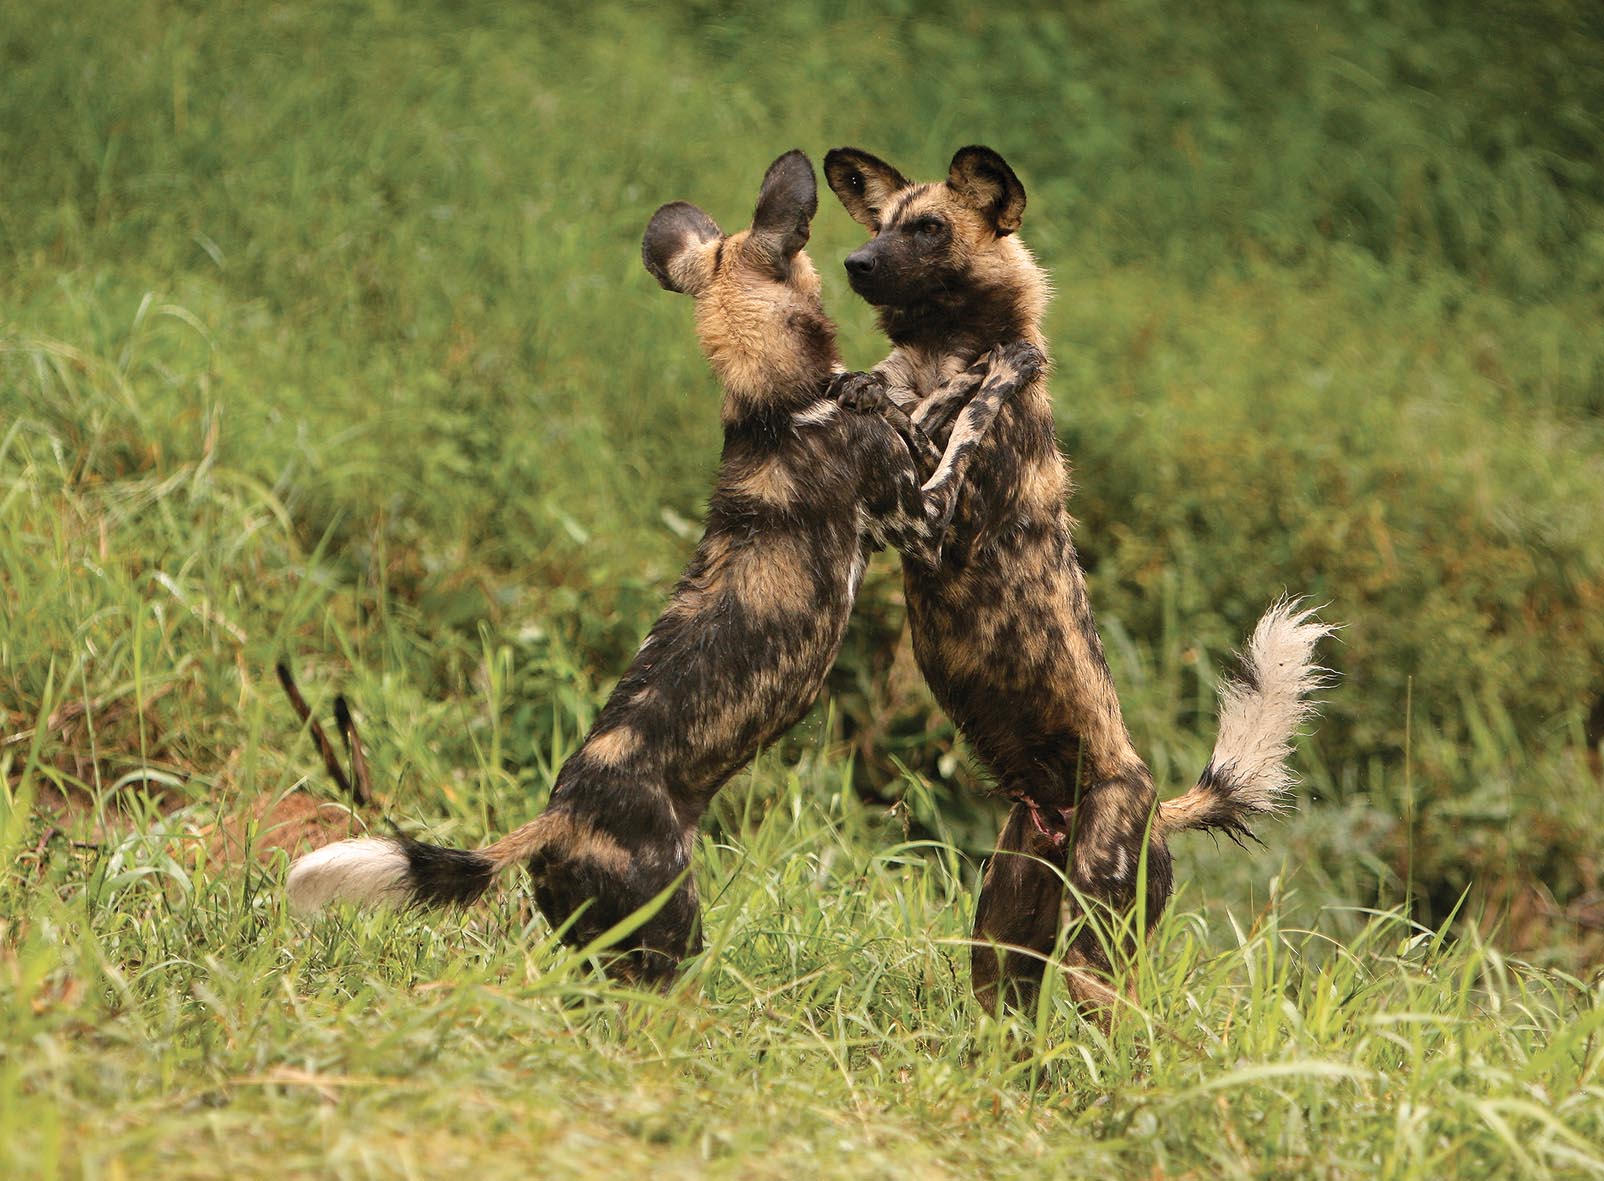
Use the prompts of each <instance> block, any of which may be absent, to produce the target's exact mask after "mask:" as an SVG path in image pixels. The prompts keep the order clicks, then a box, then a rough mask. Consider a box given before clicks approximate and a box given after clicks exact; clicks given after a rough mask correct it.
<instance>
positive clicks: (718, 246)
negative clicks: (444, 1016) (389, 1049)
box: [288, 152, 1041, 982]
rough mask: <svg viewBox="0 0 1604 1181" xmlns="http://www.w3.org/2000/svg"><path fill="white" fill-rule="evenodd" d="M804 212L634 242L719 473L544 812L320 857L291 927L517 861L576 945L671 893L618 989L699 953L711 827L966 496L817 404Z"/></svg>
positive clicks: (811, 197)
mask: <svg viewBox="0 0 1604 1181" xmlns="http://www.w3.org/2000/svg"><path fill="white" fill-rule="evenodd" d="M817 208H818V190H817V184H816V182H815V180H814V175H813V166H812V164H811V163H810V162H809V161H808V159H807V157H806V156H804V155H803V154H802V153H801V152H790V153H788V154H786V155H784V156H781V157H780V158H779V159H778V160H776V161H775V162H774V164H773V165H772V166H771V167H770V169H769V170H768V173H767V175H766V176H765V177H764V179H763V185H762V190H761V192H760V194H759V196H758V202H757V210H756V213H755V214H754V216H753V220H752V226H751V228H750V229H748V230H743V231H741V232H740V233H736V234H732V235H728V236H726V235H725V234H724V233H723V232H722V231H720V229H719V228H718V226H717V225H716V224H715V223H714V221H713V219H712V218H710V217H709V216H708V215H707V214H705V213H703V212H702V211H701V210H700V209H698V208H696V207H695V206H694V205H688V204H685V203H683V202H676V203H674V204H671V205H665V206H663V207H662V208H661V209H659V210H658V211H657V213H656V214H655V215H654V216H653V217H652V219H651V222H650V224H649V225H648V226H647V229H646V234H645V238H644V241H643V244H642V258H643V260H644V262H645V264H646V269H647V270H648V271H650V272H651V274H652V275H653V276H654V277H655V278H656V279H657V280H658V282H659V283H661V284H662V286H664V287H665V288H667V289H669V290H671V291H678V292H684V293H686V294H689V295H691V296H693V297H694V298H695V300H696V330H697V336H698V338H699V340H700V343H701V346H702V350H703V352H704V353H706V355H707V358H708V360H709V361H710V362H711V364H712V368H713V370H714V372H715V373H716V374H717V376H718V377H719V379H720V381H721V382H722V384H723V387H724V405H723V425H724V452H723V459H722V462H721V464H720V468H719V474H718V482H717V485H716V486H715V488H714V490H713V494H712V497H711V499H710V501H709V504H708V510H707V529H706V532H705V533H704V535H703V537H702V540H701V542H700V544H699V545H698V546H697V548H696V553H695V556H694V557H693V558H692V559H691V562H690V565H689V566H688V567H687V568H686V570H685V572H684V574H683V575H682V576H681V578H680V580H679V583H678V585H677V586H676V587H675V589H674V593H673V597H672V599H671V600H670V602H669V605H668V608H667V610H666V611H665V612H664V613H663V615H662V617H661V618H660V619H659V620H658V621H657V623H656V624H655V625H654V626H653V627H652V629H651V632H650V633H649V634H648V635H647V637H646V639H645V642H644V643H642V645H641V647H640V651H639V652H638V653H637V654H636V656H635V659H634V660H633V662H632V663H631V664H630V666H629V668H628V669H627V670H626V671H625V673H624V675H623V676H622V677H621V678H620V679H619V681H618V684H617V686H616V687H615V688H614V690H613V692H612V695H611V696H610V697H609V698H608V700H607V703H606V705H605V706H604V707H603V708H602V711H601V713H600V715H599V716H598V717H597V719H596V722H595V724H594V725H593V726H592V727H591V729H590V732H589V733H588V734H587V735H586V737H585V740H584V742H583V744H582V745H581V746H580V748H579V750H578V751H577V752H576V753H575V754H574V755H573V756H572V757H571V758H569V759H568V760H567V762H565V763H564V764H563V767H562V770H561V771H560V772H559V774H558V776H557V782H556V785H555V787H554V788H553V790H552V793H551V799H550V802H549V804H548V805H547V808H546V810H545V811H544V812H543V813H542V814H541V815H540V816H539V817H538V818H536V819H535V820H533V821H532V822H530V823H529V824H526V825H524V826H523V827H522V828H520V829H518V830H517V831H516V832H513V833H511V834H510V835H508V836H505V837H503V838H502V839H501V840H499V841H496V842H495V843H494V844H491V845H489V846H487V847H485V848H483V849H480V850H478V851H475V852H469V851H465V850H457V849H446V848H439V847H436V846H433V845H426V844H422V843H419V842H417V841H413V840H408V839H406V838H398V839H396V840H393V841H392V840H371V839H369V840H358V841H345V842H342V843H340V844H336V845H331V846H329V847H327V848H324V849H321V850H318V851H317V852H314V853H311V854H309V855H307V856H306V857H303V858H301V859H300V860H299V861H298V862H296V864H295V865H294V867H293V868H292V869H291V871H290V878H289V883H288V892H289V895H290V898H291V901H292V903H294V904H295V905H296V906H297V907H298V908H299V909H302V910H309V909H316V908H317V907H320V906H322V905H324V904H325V903H328V902H330V901H354V902H369V901H388V902H400V903H452V902H470V901H472V900H474V899H476V898H478V897H479V896H480V895H481V894H483V893H484V892H485V890H486V889H488V888H489V886H490V884H491V882H492V880H493V879H495V878H496V877H497V875H498V874H499V873H500V871H502V870H503V869H505V868H507V867H509V866H512V865H514V864H515V863H517V862H524V863H525V864H526V865H527V866H528V868H529V872H530V875H531V877H532V878H533V880H534V888H535V898H536V901H537V902H538V904H539V906H540V909H541V910H542V912H544V914H545V916H546V918H547V919H548V920H550V922H551V923H552V924H553V926H555V927H558V928H563V925H564V924H569V925H568V926H567V928H566V929H565V937H566V938H567V939H568V940H569V942H571V943H573V944H575V945H579V946H583V945H586V944H588V943H590V942H592V941H594V940H595V939H596V938H597V937H599V936H600V935H602V934H603V933H604V932H607V931H608V930H609V929H611V928H612V927H613V926H614V925H615V924H617V923H619V922H620V921H621V920H623V919H625V918H626V917H627V916H629V915H630V914H632V913H633V912H635V911H637V910H638V909H640V908H641V907H643V906H645V904H647V903H648V902H651V901H652V900H653V899H654V898H656V897H657V896H659V895H660V894H665V893H666V894H667V900H666V902H665V903H664V904H663V905H662V907H661V908H660V909H659V910H658V911H657V912H656V913H655V914H653V915H652V916H651V917H650V918H648V919H647V920H646V921H645V922H644V923H643V924H642V925H641V926H640V927H639V928H638V929H637V930H636V932H635V934H634V935H633V936H632V937H631V942H630V944H629V945H628V950H627V951H626V952H624V953H623V954H622V955H619V956H618V957H616V958H614V959H613V960H612V962H611V970H613V971H614V972H615V973H617V974H619V975H621V976H625V977H630V978H636V979H643V980H649V981H657V982H660V981H662V980H664V979H666V978H668V977H669V976H670V975H671V974H672V973H673V971H674V969H675V968H676V967H677V965H678V964H679V962H680V960H681V958H682V957H683V956H685V955H686V954H687V953H688V952H692V951H694V950H696V949H698V948H699V947H700V942H701V936H700V931H699V926H698V918H699V915H698V908H697V900H696V888H695V885H694V883H693V881H692V879H691V876H690V873H689V866H690V859H691V846H692V843H693V841H694V838H695V834H696V831H697V825H698V822H699V821H700V819H701V816H702V813H703V811H704V810H705V809H706V808H707V806H708V804H709V802H710V801H711V800H712V798H713V795H714V793H715V792H717V791H718V789H719V788H720V787H721V786H722V785H723V784H724V782H725V781H726V780H728V779H729V777H730V776H731V775H732V774H734V773H735V772H736V771H737V770H738V769H739V768H740V767H741V766H743V765H744V764H745V763H746V762H747V761H749V760H750V759H751V758H752V756H753V754H754V753H755V752H756V751H757V749H758V748H759V747H760V746H762V745H763V744H765V743H767V742H769V741H771V740H772V739H774V738H776V737H778V736H779V735H780V734H782V733H784V732H785V731H786V730H787V729H789V728H790V727H791V726H792V725H793V724H794V723H795V722H797V721H798V720H799V719H800V718H801V717H802V715H803V714H804V713H806V712H807V710H808V707H809V706H810V705H811V704H812V702H813V700H814V698H815V697H816V696H817V695H818V692H819V689H820V687H821V686H822V684H823V682H824V677H825V674H826V672H827V671H828V670H829V668H830V666H831V664H832V663H833V662H834V660H835V657H836V653H837V651H838V649H839V648H840V645H841V640H842V636H843V633H844V631H845V628H846V624H847V616H848V615H849V613H850V612H851V609H852V603H853V599H854V597H855V596H856V594H857V590H858V584H859V582H860V580H861V578H862V575H863V567H864V562H865V557H866V551H867V549H868V548H869V546H871V545H879V544H884V543H887V542H889V543H892V544H896V545H899V546H902V547H904V549H905V550H906V552H907V553H908V554H909V555H910V557H909V561H910V564H912V565H919V564H920V563H927V562H931V561H933V560H935V555H936V553H937V551H938V550H939V534H940V531H941V528H942V527H943V525H944V522H945V520H946V518H947V517H948V516H949V515H950V502H951V495H952V492H953V491H954V490H955V489H956V487H957V484H958V481H959V479H960V478H961V476H962V468H963V462H962V460H961V459H960V458H959V457H957V456H954V457H951V460H952V461H951V462H947V463H944V464H943V465H942V466H941V469H940V470H939V471H937V472H936V473H935V475H934V476H933V477H932V478H931V480H930V482H929V484H928V485H926V488H925V493H926V495H925V496H923V497H922V496H921V488H920V481H919V477H918V476H917V475H916V474H915V468H914V465H913V461H912V458H911V456H910V454H909V448H908V445H907V444H906V443H905V442H904V440H903V439H902V438H901V437H899V435H898V434H897V433H896V432H895V431H894V430H893V429H892V428H891V427H890V426H888V425H887V423H886V422H885V421H883V420H881V419H878V418H872V417H861V416H858V415H852V414H845V413H842V412H841V410H840V409H839V408H838V407H837V405H836V403H835V401H834V400H833V398H832V397H831V396H829V394H830V387H831V382H832V378H833V377H834V376H836V375H837V374H838V373H839V370H840V364H839V361H838V356H837V352H836V344H835V327H834V325H833V324H832V323H831V322H830V321H829V320H828V319H827V318H826V317H825V314H824V308H823V305H822V303H821V301H820V298H819V279H818V275H817V274H816V272H815V271H814V269H813V264H812V263H811V262H810V261H809V259H808V256H807V255H806V253H804V252H803V250H802V246H803V245H804V243H806V242H807V239H808V231H809V226H810V224H811V222H812V219H813V215H814V213H815V212H816V210H817ZM1040 360H1041V358H1040V356H1039V354H1037V353H1036V352H1035V350H1034V349H1032V348H1030V347H1028V346H1016V347H1014V348H1012V349H1009V350H999V351H997V353H996V354H995V355H994V356H992V357H991V358H989V359H988V360H987V361H986V362H985V363H984V365H985V368H986V376H985V378H984V382H983V383H982V385H981V390H980V392H979V393H978V394H977V395H976V396H975V397H974V398H973V399H972V400H971V401H970V402H969V403H968V405H967V407H966V409H965V410H964V412H963V415H962V419H961V421H962V422H963V424H964V429H965V430H966V431H973V432H977V433H983V432H984V428H985V424H986V422H987V421H988V420H990V419H991V418H994V417H995V416H996V414H997V411H998V408H999V407H1000V405H1001V404H1002V402H1003V401H1004V399H1005V398H1006V397H1007V396H1009V395H1010V394H1012V393H1013V391H1014V390H1015V389H1017V388H1018V387H1019V386H1020V385H1021V384H1023V383H1024V382H1027V381H1029V380H1031V379H1032V378H1033V377H1034V376H1035V373H1036V370H1037V368H1038V367H1039V364H1040ZM974 385H975V382H970V383H969V385H968V388H969V389H971V390H972V389H973V388H974ZM670 891H672V892H671V893H669V892H670Z"/></svg>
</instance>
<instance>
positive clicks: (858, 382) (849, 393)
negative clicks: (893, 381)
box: [830, 373, 894, 415]
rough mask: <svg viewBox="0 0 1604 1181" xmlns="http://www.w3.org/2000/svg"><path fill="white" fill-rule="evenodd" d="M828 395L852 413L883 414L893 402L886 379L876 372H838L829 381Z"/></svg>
mask: <svg viewBox="0 0 1604 1181" xmlns="http://www.w3.org/2000/svg"><path fill="white" fill-rule="evenodd" d="M830 396H831V397H832V398H834V399H835V400H836V402H837V403H839V404H840V406H841V408H842V409H843V410H850V411H851V412H852V413H854V414H882V415H883V414H884V413H885V412H886V411H887V410H888V409H890V408H891V407H892V406H893V405H894V403H893V402H892V401H891V394H890V392H889V391H888V390H887V389H886V379H885V378H883V377H881V376H880V375H879V374H878V373H840V374H837V375H836V376H835V378H834V379H833V380H832V381H831V382H830Z"/></svg>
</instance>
